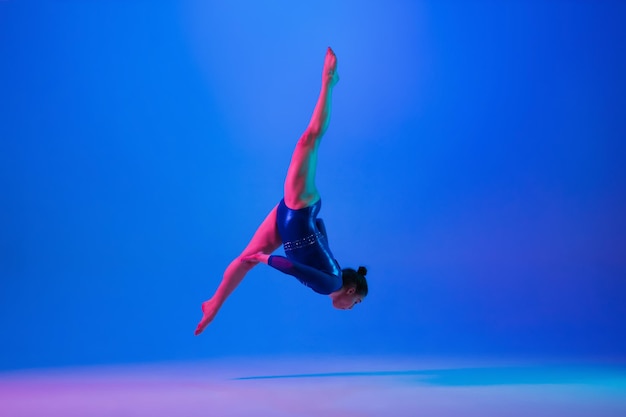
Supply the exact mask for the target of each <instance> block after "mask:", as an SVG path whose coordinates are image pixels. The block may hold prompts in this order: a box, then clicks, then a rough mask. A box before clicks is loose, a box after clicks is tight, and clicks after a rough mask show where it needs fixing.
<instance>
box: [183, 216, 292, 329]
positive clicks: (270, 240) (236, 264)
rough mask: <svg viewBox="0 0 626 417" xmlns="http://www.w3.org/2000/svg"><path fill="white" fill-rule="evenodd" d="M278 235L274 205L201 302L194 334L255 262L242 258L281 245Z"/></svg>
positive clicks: (210, 319) (207, 321) (215, 312)
mask: <svg viewBox="0 0 626 417" xmlns="http://www.w3.org/2000/svg"><path fill="white" fill-rule="evenodd" d="M281 243H282V242H281V239H280V235H279V234H278V230H277V229H276V207H274V208H273V209H272V211H271V212H270V214H268V215H267V217H266V218H265V220H263V223H261V226H259V228H258V229H257V231H256V232H255V233H254V236H253V237H252V239H251V240H250V243H249V244H248V246H247V247H246V248H245V249H244V250H243V252H241V254H240V255H239V256H238V257H237V258H235V259H234V260H233V261H232V262H231V263H230V265H228V267H227V268H226V271H224V276H223V278H222V282H221V283H220V285H219V287H217V290H216V291H215V294H213V297H211V299H209V300H207V301H205V302H204V303H202V320H201V321H200V323H199V324H198V327H197V328H196V331H195V334H196V335H199V334H200V333H202V331H203V330H204V329H205V328H206V327H207V326H208V325H209V323H211V321H213V318H215V315H216V314H217V312H218V311H219V309H220V308H221V307H222V304H224V301H226V299H227V298H228V296H229V295H230V294H231V293H232V292H233V291H234V289H235V288H237V286H238V285H239V283H240V282H241V281H242V280H243V278H244V277H245V276H246V274H247V273H248V271H250V270H251V269H252V268H253V267H254V266H255V265H256V264H255V263H251V262H242V261H241V260H242V258H243V257H245V256H248V255H252V254H256V253H259V252H262V253H266V254H270V253H272V252H274V251H275V250H276V249H277V248H278V247H279V246H280V245H281Z"/></svg>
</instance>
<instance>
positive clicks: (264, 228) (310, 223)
mask: <svg viewBox="0 0 626 417" xmlns="http://www.w3.org/2000/svg"><path fill="white" fill-rule="evenodd" d="M337 81H339V76H338V75H337V57H336V56H335V53H334V52H333V50H332V49H330V48H328V50H327V51H326V58H325V60H324V70H323V73H322V88H321V91H320V95H319V98H318V100H317V104H316V106H315V110H314V111H313V116H312V117H311V121H310V122H309V126H308V127H307V129H306V130H305V132H304V134H303V135H302V136H301V137H300V140H298V143H297V144H296V149H295V150H294V152H293V155H292V157H291V163H290V165H289V170H288V171H287V178H286V179H285V186H284V198H283V199H282V200H281V202H280V203H279V204H278V205H277V206H276V207H274V209H272V211H271V212H270V214H268V216H267V217H266V218H265V220H264V221H263V223H261V226H259V228H258V229H257V231H256V233H255V234H254V236H253V237H252V240H251V241H250V243H249V244H248V246H247V247H246V248H245V249H244V250H243V252H242V253H241V254H240V255H239V256H238V257H237V258H235V259H234V260H233V261H232V262H231V263H230V265H228V267H227V268H226V271H225V272H224V277H223V278H222V282H221V283H220V285H219V287H218V288H217V290H216V291H215V294H214V295H213V297H211V298H210V299H209V300H207V301H205V302H204V303H202V320H200V323H199V324H198V327H197V328H196V331H195V334H196V335H199V334H200V333H202V331H203V330H204V329H205V328H206V327H207V326H208V325H209V323H211V321H212V320H213V318H214V317H215V315H216V314H217V312H218V311H219V309H220V307H221V306H222V304H224V301H226V299H227V298H228V296H229V295H230V294H231V293H232V292H233V290H234V289H235V288H236V287H237V285H239V283H240V282H241V280H242V279H243V278H244V276H245V275H246V274H247V273H248V271H250V270H251V269H252V268H253V267H254V266H255V265H257V264H258V263H264V264H267V265H269V266H271V267H273V268H276V269H278V270H279V271H281V272H283V273H286V274H289V275H293V276H295V277H296V278H298V280H300V282H302V283H303V284H304V285H306V286H308V287H310V288H311V289H312V290H313V291H315V292H317V293H319V294H324V295H329V296H330V298H331V300H332V303H333V306H334V307H335V308H338V309H342V310H349V309H351V308H352V307H354V305H355V304H358V303H360V302H361V301H363V298H365V296H366V295H367V291H368V289H367V281H366V279H365V275H366V273H367V270H366V269H365V267H362V266H361V267H359V268H358V270H356V271H355V270H354V269H351V268H346V269H343V270H342V269H341V268H340V267H339V263H338V262H337V261H336V260H335V258H334V257H333V255H332V253H331V252H330V249H329V247H328V237H327V235H326V229H325V227H324V223H323V222H322V219H318V218H317V214H318V213H319V211H320V207H321V199H320V195H319V193H318V191H317V188H316V186H315V170H316V167H317V148H318V147H319V144H320V141H321V139H322V136H323V135H324V132H325V131H326V128H327V127H328V122H329V120H330V102H331V95H332V91H333V88H334V86H335V84H336V83H337ZM281 244H282V245H283V246H284V249H285V256H277V255H272V252H274V251H275V250H276V249H278V247H279V246H280V245H281Z"/></svg>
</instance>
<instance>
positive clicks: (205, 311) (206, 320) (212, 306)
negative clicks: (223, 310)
mask: <svg viewBox="0 0 626 417" xmlns="http://www.w3.org/2000/svg"><path fill="white" fill-rule="evenodd" d="M218 310H219V307H218V306H217V305H216V303H215V302H214V301H213V299H210V300H207V301H205V302H204V303H202V320H200V323H198V327H196V331H195V332H194V334H195V335H196V336H198V335H199V334H200V333H202V332H203V331H204V329H206V327H207V326H208V325H209V324H210V323H211V322H212V321H213V319H214V318H215V315H216V314H217V311H218Z"/></svg>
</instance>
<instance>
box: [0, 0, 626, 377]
mask: <svg viewBox="0 0 626 417" xmlns="http://www.w3.org/2000/svg"><path fill="white" fill-rule="evenodd" d="M625 22H626V6H625V3H624V2H619V1H616V2H611V1H591V0H589V1H582V0H581V1H574V0H572V1H565V0H562V1H557V0H553V1H513V2H497V1H476V2H463V1H429V2H426V1H423V2H414V1H408V0H407V1H382V0H381V1H369V2H366V1H356V0H355V1H342V2H335V1H315V2H289V1H273V2H252V1H249V2H246V1H215V2H205V1H200V0H197V1H187V2H174V1H172V2H151V1H131V2H113V1H92V2H81V1H70V0H66V1H54V2H28V1H26V2H23V1H13V0H8V1H0V57H1V62H0V187H1V188H0V190H1V191H0V330H1V331H0V349H1V355H0V369H16V368H28V367H45V366H65V365H82V364H103V363H129V362H150V361H161V360H196V359H205V358H214V357H224V356H255V355H318V354H320V355H327V354H330V355H334V354H337V355H343V354H363V355H379V354H380V355H429V356H430V355H454V356H464V355H472V356H475V355H480V356H501V355H503V356H524V357H528V356H531V357H550V358H583V359H584V358H589V359H597V358H605V359H607V358H609V359H624V358H625V356H626V332H625V330H626V329H625V325H624V318H625V317H626V216H625V214H624V213H626V164H625V162H624V161H625V157H626V145H625V141H624V139H625V138H626V118H625V113H626V112H625V111H626V81H625V79H626V77H624V74H626V53H625V52H624V45H623V43H624V42H623V41H624V39H626V24H625ZM328 45H330V46H332V47H333V48H334V50H335V51H336V53H337V56H338V60H339V74H340V77H341V80H340V82H339V84H338V85H337V88H336V89H335V94H334V101H333V115H332V120H331V124H330V128H329V130H328V132H327V134H326V136H325V138H324V141H323V143H322V147H321V149H320V161H319V170H318V186H319V189H320V191H321V193H322V197H323V199H324V207H323V209H322V213H321V217H323V218H324V220H325V222H326V225H327V228H328V230H329V237H330V243H331V248H332V250H333V252H334V254H335V255H336V256H337V258H338V259H339V261H340V262H341V264H342V265H343V266H350V265H352V266H355V267H356V266H358V265H360V264H364V265H366V266H368V267H369V270H370V273H369V282H370V295H369V297H368V298H367V299H366V301H365V302H364V303H363V304H361V305H359V306H358V307H357V308H355V309H354V310H353V311H350V312H340V311H335V310H333V309H332V308H330V301H329V300H328V299H327V297H322V296H319V295H316V294H314V293H313V292H312V291H310V290H309V289H307V288H305V287H303V286H302V285H301V284H299V283H298V282H297V281H296V280H295V279H293V278H291V277H289V276H283V275H281V274H280V273H278V272H277V271H275V270H273V269H271V268H268V267H265V266H259V267H258V268H256V269H254V270H253V271H252V272H251V273H250V275H248V278H247V279H246V280H245V281H244V282H243V284H242V285H241V286H240V287H239V288H238V289H237V290H236V291H235V293H234V294H233V296H232V297H231V298H230V299H229V301H228V302H227V303H226V304H225V306H224V308H223V309H222V311H221V312H220V314H219V315H218V316H217V318H216V320H215V321H214V323H213V324H212V325H211V326H210V327H209V328H208V329H207V331H206V332H205V333H204V334H203V335H202V336H201V337H197V338H195V337H194V336H193V330H194V328H195V326H196V323H197V321H198V320H199V319H200V315H201V314H200V303H201V302H202V301H203V300H204V299H206V298H208V297H209V296H210V295H211V294H212V292H213V291H214V289H215V288H216V286H217V284H218V283H219V280H220V279H221V274H222V271H223V269H224V268H225V267H226V265H227V264H228V263H229V262H230V260H231V259H232V258H233V257H234V256H236V255H237V254H238V253H239V251H240V250H242V248H243V247H244V246H245V245H246V243H247V241H248V239H249V238H250V237H251V236H252V233H253V232H254V230H255V228H256V227H257V225H258V224H259V223H260V222H261V221H262V220H263V218H264V217H265V215H266V214H267V212H268V211H269V210H270V209H271V208H272V207H273V205H274V204H276V203H277V201H278V200H279V199H280V198H281V195H282V183H283V177H284V175H285V172H286V169H287V164H288V162H289V158H290V154H291V151H292V149H293V146H294V144H295V141H296V140H297V139H298V137H299V135H300V133H301V132H302V131H303V129H304V128H305V127H306V125H307V123H308V120H309V117H310V115H311V112H312V110H313V106H314V104H315V100H316V98H317V94H318V91H319V84H320V77H321V69H322V63H323V59H324V53H325V49H326V46H328ZM281 251H282V249H281Z"/></svg>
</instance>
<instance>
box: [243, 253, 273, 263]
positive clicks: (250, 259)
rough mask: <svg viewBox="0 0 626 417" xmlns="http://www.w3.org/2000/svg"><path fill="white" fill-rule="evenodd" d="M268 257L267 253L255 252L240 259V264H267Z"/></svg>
mask: <svg viewBox="0 0 626 417" xmlns="http://www.w3.org/2000/svg"><path fill="white" fill-rule="evenodd" d="M269 258H270V256H269V255H268V254H267V253H263V252H257V253H255V254H252V255H247V256H244V257H242V258H241V262H247V263H251V264H258V263H264V264H267V262H268V260H269Z"/></svg>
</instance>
